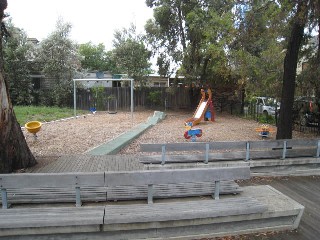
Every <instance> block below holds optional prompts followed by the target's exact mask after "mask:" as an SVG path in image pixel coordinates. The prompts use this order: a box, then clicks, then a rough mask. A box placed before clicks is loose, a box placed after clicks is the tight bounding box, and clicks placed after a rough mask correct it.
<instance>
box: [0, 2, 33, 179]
mask: <svg viewBox="0 0 320 240" xmlns="http://www.w3.org/2000/svg"><path fill="white" fill-rule="evenodd" d="M4 2H5V3H6V1H3V0H1V1H0V7H1V6H2V4H3V3H4ZM3 11H4V9H0V17H1V16H3ZM0 22H2V18H1V19H0ZM2 37H3V36H2V34H0V173H10V172H12V171H13V170H17V169H21V168H26V167H31V166H33V165H35V164H36V163H37V162H36V160H35V158H34V156H33V155H32V153H31V151H30V149H29V147H28V145H27V142H26V140H25V138H24V135H23V133H22V130H21V127H20V126H19V124H18V122H17V119H16V116H15V114H14V111H13V107H12V104H11V100H10V96H9V91H8V84H7V81H6V79H5V74H4V67H3V52H2Z"/></svg>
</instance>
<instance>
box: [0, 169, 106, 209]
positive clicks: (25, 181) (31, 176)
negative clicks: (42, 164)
mask: <svg viewBox="0 0 320 240" xmlns="http://www.w3.org/2000/svg"><path fill="white" fill-rule="evenodd" d="M96 188H97V189H98V191H97V189H96ZM0 189H1V201H2V208H4V209H6V208H8V204H9V203H10V201H12V202H14V203H17V202H18V203H19V202H20V203H32V202H38V203H39V202H44V203H48V202H66V201H69V200H70V198H71V199H73V200H72V201H74V202H75V203H76V206H77V207H80V206H81V205H82V200H83V195H84V190H85V192H86V194H85V196H86V199H88V198H89V199H91V200H94V201H106V188H105V187H104V172H97V173H21V174H1V175H0ZM8 192H9V193H10V195H9V197H8ZM15 193H19V194H18V197H15ZM90 194H91V196H88V195H90ZM65 195H67V196H65ZM34 198H36V199H34Z"/></svg>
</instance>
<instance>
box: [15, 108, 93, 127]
mask: <svg viewBox="0 0 320 240" xmlns="http://www.w3.org/2000/svg"><path fill="white" fill-rule="evenodd" d="M13 109H14V112H15V114H16V117H17V120H18V123H19V124H20V125H21V126H24V124H25V123H27V122H30V121H40V122H49V121H52V120H57V119H61V118H67V117H72V116H74V112H73V109H72V108H59V107H36V106H15V107H14V108H13ZM83 113H88V112H86V111H81V110H77V114H83Z"/></svg>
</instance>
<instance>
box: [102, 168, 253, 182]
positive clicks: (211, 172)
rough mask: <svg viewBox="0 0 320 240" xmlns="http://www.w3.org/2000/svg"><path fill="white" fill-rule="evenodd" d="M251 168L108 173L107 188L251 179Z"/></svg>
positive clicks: (106, 176)
mask: <svg viewBox="0 0 320 240" xmlns="http://www.w3.org/2000/svg"><path fill="white" fill-rule="evenodd" d="M249 178H250V167H248V166H243V167H223V168H192V169H173V170H172V169H165V170H149V171H135V172H107V173H106V174H105V179H106V186H108V187H112V186H119V185H128V186H139V185H151V184H170V183H184V182H213V181H222V180H236V179H249Z"/></svg>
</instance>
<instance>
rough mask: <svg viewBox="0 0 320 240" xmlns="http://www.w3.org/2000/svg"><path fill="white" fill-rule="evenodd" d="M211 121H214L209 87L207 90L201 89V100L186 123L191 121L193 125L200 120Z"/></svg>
mask: <svg viewBox="0 0 320 240" xmlns="http://www.w3.org/2000/svg"><path fill="white" fill-rule="evenodd" d="M201 120H203V121H209V120H210V121H212V122H214V106H213V103H212V91H211V89H210V88H208V89H207V90H204V89H201V100H200V102H199V105H198V107H197V109H196V111H195V113H194V114H193V117H192V118H189V119H187V120H186V121H185V122H186V123H191V124H192V126H195V125H197V124H199V123H200V121H201Z"/></svg>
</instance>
